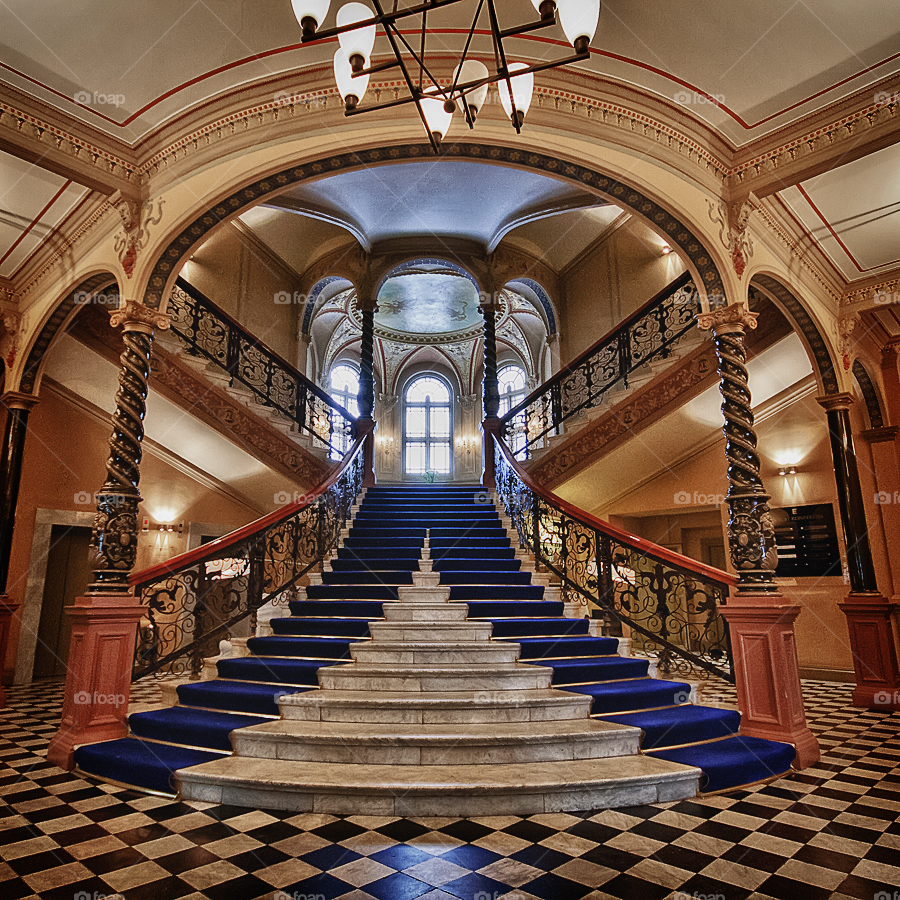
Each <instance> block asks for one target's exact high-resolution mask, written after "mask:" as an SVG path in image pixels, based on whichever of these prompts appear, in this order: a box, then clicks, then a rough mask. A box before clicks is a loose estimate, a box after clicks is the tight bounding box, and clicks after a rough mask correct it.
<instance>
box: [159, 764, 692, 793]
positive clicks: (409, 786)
mask: <svg viewBox="0 0 900 900" xmlns="http://www.w3.org/2000/svg"><path fill="white" fill-rule="evenodd" d="M700 774H701V773H700V770H699V769H697V768H694V767H689V766H684V765H681V764H678V763H673V762H670V761H668V760H664V759H654V758H652V757H649V756H639V755H635V756H627V757H611V758H609V759H588V760H557V761H554V762H549V763H548V762H539V763H507V764H505V765H447V766H409V765H404V766H393V765H354V764H346V763H320V762H315V763H309V762H295V761H293V760H282V759H279V760H271V759H269V760H266V759H255V758H253V757H240V758H235V757H229V758H226V759H218V760H213V761H212V762H208V763H204V764H202V765H200V766H194V767H191V768H190V769H189V770H181V771H180V772H179V773H178V776H177V777H178V779H179V780H180V781H181V783H182V784H184V782H185V781H186V780H190V781H192V782H194V783H198V782H199V783H203V782H206V783H208V784H212V785H219V786H221V785H222V784H224V783H228V782H232V783H243V784H251V783H262V784H264V786H265V789H266V790H267V791H271V790H273V789H278V788H282V789H290V788H302V787H309V788H319V789H334V790H340V791H342V792H345V793H352V794H376V795H382V796H383V795H394V794H396V793H397V792H399V791H404V792H411V793H426V794H435V793H444V794H451V795H454V794H469V793H471V792H472V791H478V790H486V791H491V792H492V793H505V792H509V793H523V792H526V791H529V790H535V789H539V788H540V789H554V788H559V789H563V790H568V791H576V790H578V789H579V788H583V787H584V786H587V785H604V786H608V785H611V784H626V783H643V782H650V781H658V780H660V779H664V780H670V781H682V780H686V781H690V780H692V779H694V778H697V777H699V776H700Z"/></svg>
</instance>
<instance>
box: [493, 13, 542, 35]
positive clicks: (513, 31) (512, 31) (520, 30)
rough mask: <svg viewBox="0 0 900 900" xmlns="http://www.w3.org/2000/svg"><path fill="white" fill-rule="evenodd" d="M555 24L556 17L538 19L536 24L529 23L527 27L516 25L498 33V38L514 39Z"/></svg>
mask: <svg viewBox="0 0 900 900" xmlns="http://www.w3.org/2000/svg"><path fill="white" fill-rule="evenodd" d="M555 24H556V17H555V16H554V18H552V19H540V20H538V21H537V22H529V23H528V24H527V25H516V26H514V27H513V28H507V29H506V30H505V31H501V32H499V36H500V38H508V37H516V35H519V34H527V33H528V32H529V31H539V30H540V29H541V28H547V27H549V26H550V25H555Z"/></svg>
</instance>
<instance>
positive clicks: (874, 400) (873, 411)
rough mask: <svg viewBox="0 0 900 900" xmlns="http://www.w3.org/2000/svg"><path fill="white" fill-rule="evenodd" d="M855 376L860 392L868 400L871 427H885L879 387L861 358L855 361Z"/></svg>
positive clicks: (867, 409)
mask: <svg viewBox="0 0 900 900" xmlns="http://www.w3.org/2000/svg"><path fill="white" fill-rule="evenodd" d="M853 377H854V378H855V379H856V383H857V384H858V385H859V390H860V393H861V394H862V395H863V400H865V402H866V411H867V412H868V414H869V428H883V427H884V410H883V408H882V406H881V400H880V399H879V397H878V389H877V388H876V387H875V383H874V382H873V381H872V379H871V378H870V377H869V373H868V371H867V370H866V367H865V366H864V365H863V363H862V362H861V361H860V360H858V359H857V360H854V362H853Z"/></svg>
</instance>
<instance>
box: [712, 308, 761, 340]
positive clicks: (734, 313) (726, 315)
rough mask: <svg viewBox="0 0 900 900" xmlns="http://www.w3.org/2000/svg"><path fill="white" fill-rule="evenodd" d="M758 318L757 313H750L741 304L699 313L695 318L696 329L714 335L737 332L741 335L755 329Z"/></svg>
mask: <svg viewBox="0 0 900 900" xmlns="http://www.w3.org/2000/svg"><path fill="white" fill-rule="evenodd" d="M758 316H759V313H755V312H751V311H750V310H749V309H747V307H746V306H745V305H744V304H743V303H730V304H729V305H728V306H720V307H719V308H718V309H713V310H710V311H709V312H704V313H700V314H699V315H698V316H697V327H698V328H699V329H700V330H701V331H711V332H713V334H715V335H719V334H728V333H729V332H738V331H739V332H741V333H743V332H744V331H745V330H750V331H752V330H753V329H754V328H756V320H757V318H758Z"/></svg>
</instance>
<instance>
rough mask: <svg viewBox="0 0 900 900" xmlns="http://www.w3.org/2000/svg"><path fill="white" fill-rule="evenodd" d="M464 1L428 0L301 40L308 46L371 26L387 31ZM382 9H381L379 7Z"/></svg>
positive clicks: (320, 32) (317, 32)
mask: <svg viewBox="0 0 900 900" xmlns="http://www.w3.org/2000/svg"><path fill="white" fill-rule="evenodd" d="M461 2H462V0H427V2H425V3H420V4H419V5H418V6H412V7H410V8H409V9H403V10H400V11H399V12H398V11H395V12H390V13H385V12H380V13H378V15H375V16H373V17H372V18H371V19H363V20H361V21H359V22H351V23H350V24H348V25H341V26H340V27H335V28H326V29H325V30H324V31H316V32H315V34H313V35H311V36H310V37H308V38H301V43H304V44H308V43H310V42H312V41H319V40H325V39H327V38H332V37H337V36H338V35H339V34H346V33H347V32H348V31H355V30H356V29H357V28H368V26H369V25H381V26H383V27H384V28H385V29H387V26H388V25H389V24H391V25H392V24H393V23H394V22H396V21H397V20H398V19H405V18H406V17H407V16H417V15H420V14H422V13H425V12H427V11H428V10H430V9H440V8H441V7H442V6H452V5H453V4H454V3H461ZM378 8H379V9H380V7H378Z"/></svg>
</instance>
